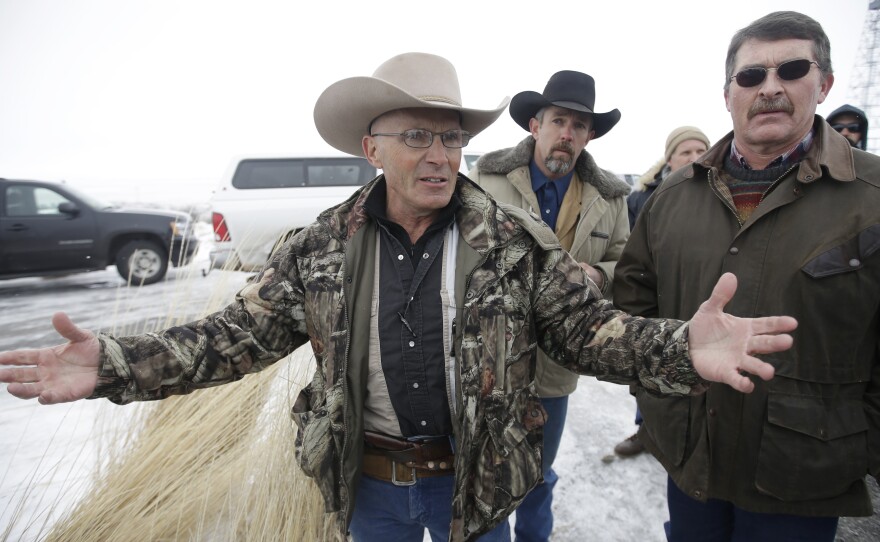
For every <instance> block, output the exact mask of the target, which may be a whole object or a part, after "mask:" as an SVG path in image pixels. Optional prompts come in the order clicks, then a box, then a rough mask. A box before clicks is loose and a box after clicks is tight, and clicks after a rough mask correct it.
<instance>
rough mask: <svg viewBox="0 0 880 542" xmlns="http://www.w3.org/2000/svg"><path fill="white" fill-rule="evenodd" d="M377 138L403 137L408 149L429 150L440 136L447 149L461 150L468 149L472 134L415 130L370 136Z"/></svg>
mask: <svg viewBox="0 0 880 542" xmlns="http://www.w3.org/2000/svg"><path fill="white" fill-rule="evenodd" d="M370 135H371V136H373V137H376V136H403V142H404V143H405V144H406V146H407V147H412V148H414V149H427V148H428V147H430V146H431V145H433V144H434V136H440V142H441V143H443V146H444V147H446V148H447V149H460V148H462V147H467V144H468V143H470V141H471V134H469V133H467V132H465V131H464V130H447V131H445V132H439V133H438V132H432V131H430V130H423V129H421V128H413V129H412V130H405V131H403V132H399V133H381V134H370Z"/></svg>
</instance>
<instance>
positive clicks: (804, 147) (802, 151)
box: [730, 130, 813, 169]
mask: <svg viewBox="0 0 880 542" xmlns="http://www.w3.org/2000/svg"><path fill="white" fill-rule="evenodd" d="M812 144H813V131H812V130H810V131H809V132H807V135H805V136H804V138H803V139H801V140H800V142H799V143H798V144H797V145H795V146H794V147H793V148H792V149H791V150H789V151H788V152H786V153H785V154H783V155H781V156H778V157H777V158H776V159H775V160H773V161H772V162H770V163H769V164H767V167H766V168H764V169H767V168H771V167H776V166H781V165H783V164H785V165H789V164H795V163H797V162H800V161H801V159H802V158H803V157H804V156H805V155H806V154H807V151H809V150H810V145H812ZM730 159H731V160H733V161H734V162H735V163H737V164H739V165H741V166H742V167H743V168H744V169H752V166H750V165H749V163H748V162H747V161H746V158H745V157H744V156H743V155H742V154H740V153H739V151H738V150H737V149H736V140H733V141H731V142H730Z"/></svg>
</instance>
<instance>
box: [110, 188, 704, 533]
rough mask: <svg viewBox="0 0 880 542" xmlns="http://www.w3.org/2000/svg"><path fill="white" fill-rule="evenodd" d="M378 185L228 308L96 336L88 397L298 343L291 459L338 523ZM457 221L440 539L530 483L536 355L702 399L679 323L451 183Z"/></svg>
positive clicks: (217, 379) (527, 220)
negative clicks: (598, 285)
mask: <svg viewBox="0 0 880 542" xmlns="http://www.w3.org/2000/svg"><path fill="white" fill-rule="evenodd" d="M382 179H383V177H382V176H381V175H380V176H379V177H377V179H376V180H374V181H372V182H371V183H369V184H367V185H366V186H365V187H364V188H362V189H360V190H359V191H357V192H356V193H355V194H353V195H352V196H351V197H350V198H349V199H348V200H347V201H345V202H344V203H342V204H340V205H338V206H336V207H334V208H331V209H328V210H327V211H325V212H323V213H322V214H321V215H320V216H319V217H318V220H317V221H316V222H315V223H314V224H313V225H311V226H309V227H308V228H306V229H305V230H303V231H302V232H300V233H298V234H297V235H295V236H294V237H293V238H292V239H291V240H290V241H288V242H287V243H286V244H285V245H284V246H283V247H281V249H279V251H278V252H276V254H275V255H274V256H273V257H272V259H271V260H270V261H269V262H268V263H267V264H266V266H265V267H264V268H263V270H262V271H261V272H260V273H259V274H258V275H257V276H256V278H255V279H254V280H252V281H251V282H250V283H249V284H248V285H247V286H245V287H244V288H243V289H242V290H241V292H239V294H238V295H237V298H236V300H235V302H234V303H233V304H231V305H229V306H228V307H226V308H225V309H224V310H222V311H220V312H217V313H215V314H212V315H209V316H207V317H206V318H204V319H201V320H199V321H196V322H192V323H190V324H187V325H184V326H180V327H175V328H171V329H168V330H165V331H162V332H159V333H154V334H148V335H141V336H136V337H111V336H108V335H100V337H99V338H100V342H101V346H102V358H101V367H100V372H99V385H98V388H97V389H96V391H95V394H94V396H95V397H109V398H110V399H111V400H113V401H115V402H118V403H125V402H129V401H133V400H148V399H160V398H163V397H166V396H168V395H172V394H181V393H189V392H191V391H193V390H195V389H198V388H202V387H207V386H213V385H217V384H222V383H225V382H230V381H232V380H236V379H238V378H242V377H243V376H244V375H245V374H246V373H249V372H254V371H258V370H260V369H262V368H264V367H266V366H268V365H269V364H271V363H274V362H275V361H277V360H278V359H280V358H282V357H283V356H285V355H287V354H289V353H290V352H292V351H293V350H294V349H295V348H297V347H298V346H300V345H302V344H304V343H305V342H306V341H309V342H310V343H311V347H312V349H313V350H314V354H315V360H316V363H317V369H316V372H315V374H314V377H313V380H312V382H311V384H309V385H308V386H307V387H306V388H305V389H303V391H302V393H301V394H300V396H299V398H298V399H297V401H296V403H295V405H294V408H293V411H294V412H293V414H294V418H295V421H296V422H297V424H298V426H299V432H298V435H297V439H296V447H297V458H298V461H299V463H300V466H301V467H302V469H303V470H304V472H305V473H306V474H308V475H310V476H313V477H314V479H315V482H316V484H317V485H318V487H319V489H320V490H321V493H322V495H323V497H324V503H325V509H326V510H327V511H328V512H333V513H336V514H337V515H336V517H337V519H338V522H339V527H340V529H342V530H343V531H344V530H345V529H346V528H347V525H348V522H349V521H350V518H351V513H352V506H353V503H354V502H355V493H356V491H357V487H358V482H359V480H360V475H361V463H362V456H363V447H364V444H363V405H364V400H365V394H366V387H367V371H368V368H369V360H368V356H369V347H368V342H369V327H370V307H371V303H370V296H371V295H372V291H373V288H372V285H373V280H374V278H375V277H374V271H373V270H374V268H375V267H374V262H373V258H374V255H375V253H376V250H375V243H376V237H377V236H376V234H375V232H376V225H375V223H374V222H373V221H372V220H371V219H370V218H369V217H368V216H367V214H366V213H365V211H364V202H365V201H366V198H367V196H368V195H369V193H370V191H371V190H372V189H373V187H374V186H376V184H377V182H379V181H380V180H382ZM457 194H458V196H459V198H460V199H461V202H462V207H461V209H460V210H459V211H458V212H457V213H456V217H455V222H456V226H457V228H458V231H459V235H460V241H459V243H458V251H457V256H456V288H455V297H456V311H457V316H456V320H457V322H458V325H457V328H456V329H457V331H456V334H455V336H454V337H453V338H452V341H453V346H452V348H453V349H454V352H455V358H456V361H457V370H456V371H454V375H453V376H452V378H453V381H451V382H448V383H447V384H448V387H449V389H451V390H455V393H454V402H452V403H451V404H450V408H451V409H452V414H453V416H452V419H453V430H454V438H455V446H456V453H455V490H454V495H453V503H452V511H453V512H452V513H453V516H452V518H451V539H452V540H473V539H475V538H476V537H477V536H478V535H479V534H480V533H484V532H486V531H488V530H490V529H491V528H492V527H494V526H495V525H497V524H498V523H500V522H502V521H505V519H506V518H507V516H508V515H509V514H510V513H511V512H512V511H513V510H514V508H515V507H516V506H517V505H518V504H519V503H520V502H521V501H522V499H523V498H524V497H525V495H526V493H528V491H529V490H530V489H531V488H532V487H533V486H534V485H535V484H537V483H538V482H539V481H540V480H541V453H542V443H543V434H542V427H543V425H544V421H545V417H546V413H545V412H544V410H543V409H542V408H541V406H540V401H539V400H538V398H537V396H536V394H535V390H534V386H533V385H532V382H533V380H534V373H535V358H536V354H537V349H538V347H540V348H542V349H544V350H545V351H546V352H548V353H549V354H551V355H552V356H553V358H554V359H556V360H559V363H561V364H564V365H565V366H566V367H568V368H569V369H571V370H573V371H577V372H579V373H582V374H591V375H597V376H599V377H601V378H604V379H607V380H610V381H614V382H620V383H628V384H632V383H636V382H639V383H641V385H643V386H647V387H649V388H650V389H652V390H654V391H655V392H664V393H679V394H689V393H700V392H702V391H704V390H705V388H706V383H705V382H704V381H703V380H702V379H700V378H699V376H698V375H697V374H696V372H695V371H694V370H693V366H692V365H691V363H690V358H689V355H688V346H687V330H688V326H687V324H683V323H682V322H679V321H675V320H647V319H641V318H633V317H630V316H628V315H626V314H623V313H621V312H619V311H617V310H615V309H614V308H613V306H612V305H611V303H609V302H607V301H604V300H602V299H601V296H600V295H599V292H598V291H597V290H596V289H595V286H591V285H592V283H585V281H584V274H583V272H582V271H581V269H580V267H578V265H577V263H576V262H575V261H574V260H573V259H572V258H571V257H570V256H569V255H568V254H567V253H566V252H564V251H563V250H561V249H560V247H559V245H558V243H557V241H556V238H555V237H554V235H553V233H552V232H551V231H550V230H549V228H547V227H546V226H545V225H543V223H542V222H541V221H540V220H536V219H534V218H532V217H530V216H529V215H528V214H527V213H525V212H524V211H522V210H520V209H517V208H514V207H506V208H505V207H501V206H499V205H498V204H496V202H495V201H494V200H492V199H491V198H490V197H489V196H488V195H487V194H486V193H485V192H484V191H483V190H481V189H480V188H479V187H477V186H476V185H474V184H473V183H472V182H471V181H469V180H468V179H467V178H466V177H464V176H459V179H458V192H457Z"/></svg>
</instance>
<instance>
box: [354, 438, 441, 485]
mask: <svg viewBox="0 0 880 542" xmlns="http://www.w3.org/2000/svg"><path fill="white" fill-rule="evenodd" d="M364 441H365V446H364V462H363V473H364V474H366V475H367V476H371V477H373V478H377V479H379V480H384V481H386V482H391V483H393V484H394V485H398V486H411V485H413V484H415V483H416V480H417V479H419V478H428V477H432V476H448V475H450V474H452V473H453V472H454V470H455V469H454V465H453V461H454V459H455V457H454V455H453V452H452V446H451V444H450V442H449V439H448V438H438V439H431V440H423V441H409V440H404V439H400V438H394V437H389V436H387V435H382V434H379V433H372V432H369V431H367V432H365V434H364Z"/></svg>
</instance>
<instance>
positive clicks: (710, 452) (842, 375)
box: [614, 116, 880, 516]
mask: <svg viewBox="0 0 880 542" xmlns="http://www.w3.org/2000/svg"><path fill="white" fill-rule="evenodd" d="M814 130H815V132H814V139H813V144H812V146H811V148H810V150H809V152H808V154H807V156H806V157H805V158H804V160H803V161H801V162H800V164H799V165H795V166H794V167H793V168H792V169H790V170H789V171H788V172H787V173H786V174H784V175H783V176H782V177H781V178H780V179H779V180H777V181H776V182H775V184H774V185H773V186H772V187H771V189H770V191H768V193H766V195H765V197H764V198H763V201H762V202H761V204H760V205H759V206H758V207H757V209H756V210H755V211H754V213H753V214H752V215H751V217H750V218H749V219H748V220H747V221H746V222H745V223H744V224H743V225H742V226H740V224H739V220H738V218H737V215H736V213H735V212H734V209H735V207H734V206H733V203H732V199H730V196H729V191H727V192H726V193H725V191H726V187H723V184H722V183H720V182H718V178H719V177H718V176H719V175H721V174H723V173H722V172H721V171H720V169H721V164H722V163H723V160H724V158H725V157H726V156H727V155H728V153H729V152H730V144H731V140H732V137H733V135H732V134H728V136H727V137H725V138H724V139H722V140H721V141H719V142H718V143H717V144H716V145H715V146H713V147H712V148H711V149H710V150H709V151H708V152H707V153H706V154H705V155H704V156H703V157H702V159H701V160H699V161H698V162H697V163H694V164H693V165H692V166H687V167H684V168H682V169H681V170H679V171H678V172H676V173H674V174H673V175H671V176H670V177H669V178H667V179H666V180H665V181H664V182H663V184H661V185H660V187H659V188H658V189H657V191H656V192H655V193H654V195H653V197H652V198H651V200H649V201H648V203H647V205H646V206H645V208H644V209H643V211H642V213H641V214H640V215H639V218H638V220H637V221H636V224H635V227H634V229H633V232H632V234H631V235H630V238H629V243H628V244H627V247H626V248H625V249H624V252H623V255H622V256H621V258H620V260H619V262H618V264H617V270H616V276H615V281H614V300H615V303H616V304H617V305H618V306H619V307H621V308H622V309H623V310H626V311H629V312H632V313H633V314H639V315H643V316H661V317H670V318H683V319H687V318H690V317H691V316H692V315H693V314H694V312H695V311H696V310H697V308H698V307H699V305H700V303H701V302H702V301H703V300H704V299H705V298H706V296H707V295H708V293H709V292H710V291H711V290H712V287H713V285H714V284H715V281H716V280H717V279H718V277H719V276H720V275H721V274H722V273H724V272H727V271H730V272H733V273H734V274H736V276H737V278H738V280H739V288H738V290H737V292H736V295H735V296H734V298H733V300H732V301H731V302H730V303H729V304H728V305H727V308H726V309H725V310H726V311H727V312H730V313H731V314H735V315H737V316H767V315H773V314H787V315H791V316H794V317H795V318H797V319H798V321H799V325H798V329H797V330H795V331H794V333H793V334H792V335H793V337H794V346H793V348H792V349H791V350H788V351H786V352H779V353H775V354H772V355H764V356H759V357H761V358H763V359H765V360H766V361H768V362H770V363H772V364H773V365H774V366H775V368H776V376H775V377H774V378H773V379H772V380H771V381H769V382H763V381H760V380H756V390H755V391H754V392H753V393H752V394H749V395H745V394H742V393H739V392H736V391H734V390H733V389H732V388H729V387H726V386H717V385H713V386H711V387H710V388H709V390H708V392H707V393H706V394H704V395H701V396H699V397H691V398H683V399H678V398H662V397H660V396H658V395H656V394H654V393H652V392H650V391H647V390H643V389H639V390H636V396H637V399H638V404H639V408H640V410H641V412H642V415H643V417H644V423H643V424H642V429H641V430H640V433H639V436H640V437H641V438H642V440H643V442H645V444H646V446H647V448H648V449H649V450H650V451H651V452H652V453H653V454H654V455H655V456H656V457H657V458H658V459H659V460H660V462H661V463H662V464H663V466H664V467H665V468H666V470H667V471H668V472H669V474H670V475H671V477H672V479H673V480H674V481H675V482H676V484H678V486H679V487H681V488H682V490H684V491H685V492H686V493H688V494H689V495H691V496H693V497H695V498H697V499H700V500H703V499H707V498H717V499H724V500H727V501H730V502H732V503H734V504H735V505H737V506H739V507H741V508H744V509H746V510H750V511H753V512H766V513H784V514H795V515H804V516H859V515H870V514H871V513H872V508H871V503H870V498H869V497H868V494H867V491H866V486H865V483H864V478H865V476H866V475H868V474H871V475H873V476H875V477H876V476H878V475H880V351H878V348H880V158H878V157H877V156H874V155H872V154H869V153H865V152H862V151H859V150H851V147H850V146H849V144H848V143H847V142H846V140H845V139H844V138H843V137H842V136H840V135H839V134H837V133H836V132H834V131H833V130H832V129H831V128H830V126H828V124H827V123H826V122H825V121H824V120H823V119H822V118H821V117H819V116H817V117H816V120H815V122H814Z"/></svg>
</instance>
